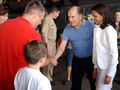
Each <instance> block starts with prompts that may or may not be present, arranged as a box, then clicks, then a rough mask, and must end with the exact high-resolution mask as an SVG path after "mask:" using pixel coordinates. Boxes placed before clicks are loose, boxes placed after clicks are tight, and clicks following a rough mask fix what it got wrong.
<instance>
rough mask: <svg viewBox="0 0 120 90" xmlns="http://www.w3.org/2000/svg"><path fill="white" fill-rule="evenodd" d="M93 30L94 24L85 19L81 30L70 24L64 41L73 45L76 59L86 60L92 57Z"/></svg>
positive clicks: (64, 33)
mask: <svg viewBox="0 0 120 90" xmlns="http://www.w3.org/2000/svg"><path fill="white" fill-rule="evenodd" d="M93 30H94V24H93V23H92V22H90V21H88V20H85V19H83V23H82V25H81V26H80V28H79V29H76V28H75V27H72V26H71V25H70V24H69V25H67V26H66V28H65V29H64V32H63V37H62V39H63V40H65V41H68V40H69V41H70V42H71V43H72V49H73V53H74V55H75V56H76V57H79V58H86V57H89V56H91V55H92V49H93Z"/></svg>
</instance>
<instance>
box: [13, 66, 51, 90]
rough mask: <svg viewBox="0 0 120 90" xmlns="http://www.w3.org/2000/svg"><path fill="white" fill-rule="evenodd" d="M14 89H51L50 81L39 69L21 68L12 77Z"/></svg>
mask: <svg viewBox="0 0 120 90" xmlns="http://www.w3.org/2000/svg"><path fill="white" fill-rule="evenodd" d="M14 87H15V90H51V84H50V81H49V80H48V79H47V77H46V76H44V75H43V74H42V73H41V72H40V71H39V70H35V69H31V68H28V67H25V68H21V69H20V70H19V71H18V72H17V74H16V76H15V79H14Z"/></svg>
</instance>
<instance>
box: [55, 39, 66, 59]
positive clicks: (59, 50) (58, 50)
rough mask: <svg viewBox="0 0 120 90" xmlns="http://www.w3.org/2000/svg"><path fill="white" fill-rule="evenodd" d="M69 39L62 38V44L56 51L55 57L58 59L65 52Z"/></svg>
mask: <svg viewBox="0 0 120 90" xmlns="http://www.w3.org/2000/svg"><path fill="white" fill-rule="evenodd" d="M66 44H67V41H64V40H62V42H61V44H60V46H59V47H58V48H57V51H56V53H55V58H56V59H58V58H59V57H60V56H61V55H62V54H63V52H64V50H65V47H66Z"/></svg>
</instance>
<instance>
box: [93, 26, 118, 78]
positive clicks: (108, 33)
mask: <svg viewBox="0 0 120 90" xmlns="http://www.w3.org/2000/svg"><path fill="white" fill-rule="evenodd" d="M93 40H94V41H93V64H94V68H100V69H106V70H107V75H109V76H111V75H112V72H113V71H112V70H114V68H116V66H117V64H118V48H117V32H116V30H115V29H114V28H113V27H112V26H111V25H108V26H107V27H106V28H105V29H101V28H100V26H99V25H96V27H95V29H94V39H93Z"/></svg>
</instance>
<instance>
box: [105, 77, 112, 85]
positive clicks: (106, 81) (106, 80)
mask: <svg viewBox="0 0 120 90" xmlns="http://www.w3.org/2000/svg"><path fill="white" fill-rule="evenodd" d="M111 80H112V77H110V76H108V75H106V76H105V80H104V84H110V82H111Z"/></svg>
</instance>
